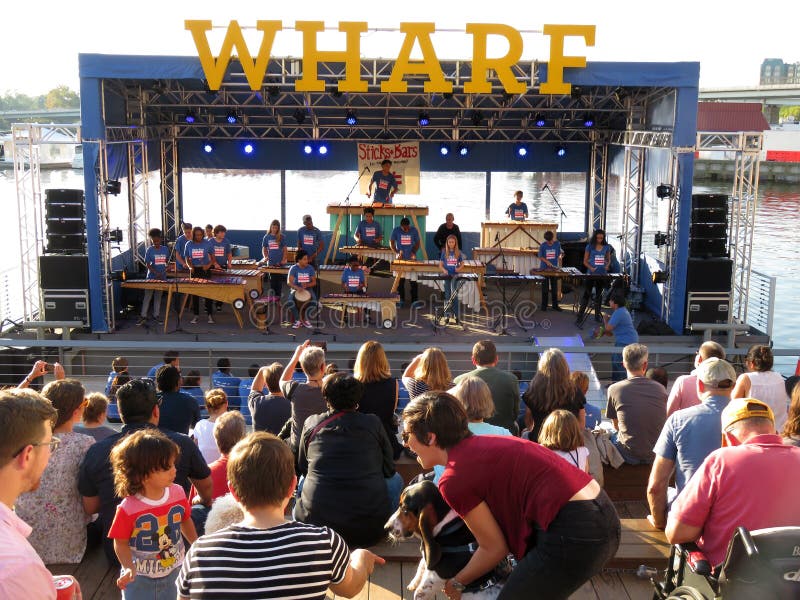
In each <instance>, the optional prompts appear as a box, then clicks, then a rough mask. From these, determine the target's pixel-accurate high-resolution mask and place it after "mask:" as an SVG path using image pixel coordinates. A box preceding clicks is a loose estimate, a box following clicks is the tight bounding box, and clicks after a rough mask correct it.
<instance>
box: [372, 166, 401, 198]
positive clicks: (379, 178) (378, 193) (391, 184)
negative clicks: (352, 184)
mask: <svg viewBox="0 0 800 600" xmlns="http://www.w3.org/2000/svg"><path fill="white" fill-rule="evenodd" d="M372 183H374V184H375V189H374V191H373V192H372V199H373V200H374V201H375V202H383V203H385V204H386V203H390V202H391V201H392V200H391V198H389V192H390V191H391V190H394V191H395V193H396V192H397V179H395V177H394V175H393V174H392V173H387V174H386V175H384V174H383V171H376V172H375V173H373V174H372Z"/></svg>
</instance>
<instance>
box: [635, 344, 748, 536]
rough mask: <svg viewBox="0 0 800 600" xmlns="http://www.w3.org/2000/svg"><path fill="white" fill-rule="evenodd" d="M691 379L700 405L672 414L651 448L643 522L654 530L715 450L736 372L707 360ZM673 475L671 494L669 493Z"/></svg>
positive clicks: (718, 361)
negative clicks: (694, 381) (645, 520)
mask: <svg viewBox="0 0 800 600" xmlns="http://www.w3.org/2000/svg"><path fill="white" fill-rule="evenodd" d="M695 379H696V381H697V389H698V391H697V395H698V396H700V398H701V399H702V402H701V404H698V405H696V406H690V407H689V408H684V409H682V410H679V411H677V412H674V413H672V414H671V415H670V416H669V417H668V418H667V422H666V423H665V424H664V429H662V430H661V435H660V436H659V438H658V441H657V442H656V445H655V448H654V452H655V455H656V459H655V461H654V462H653V468H652V469H651V470H650V480H649V482H648V484H647V501H648V504H649V505H650V514H649V515H648V517H647V518H648V520H649V521H650V523H651V524H652V525H653V527H655V528H656V529H664V527H666V525H667V507H668V505H669V503H670V502H671V500H672V499H674V497H675V493H674V492H677V493H680V491H681V490H682V489H683V488H684V486H685V485H686V482H687V481H689V479H690V478H691V476H692V475H693V474H694V472H695V471H697V469H699V468H700V465H701V464H702V463H703V461H704V460H705V458H706V456H708V455H709V454H711V453H712V452H713V451H714V450H716V449H717V448H719V446H720V438H719V437H717V431H719V430H720V422H721V417H722V411H723V410H724V409H725V407H726V406H728V401H729V400H730V398H731V392H732V391H733V384H734V383H735V382H736V371H734V370H733V367H732V366H731V365H730V364H729V363H727V362H726V361H724V360H722V359H719V358H716V357H711V358H708V359H706V360H704V361H703V362H702V363H700V365H698V367H697V369H695ZM673 472H674V473H675V490H669V489H668V485H669V480H670V478H671V477H672V474H673ZM670 491H672V492H673V493H670ZM670 496H671V497H670Z"/></svg>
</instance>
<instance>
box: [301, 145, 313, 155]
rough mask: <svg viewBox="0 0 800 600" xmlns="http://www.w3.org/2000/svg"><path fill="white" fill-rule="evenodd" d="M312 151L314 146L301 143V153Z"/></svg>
mask: <svg viewBox="0 0 800 600" xmlns="http://www.w3.org/2000/svg"><path fill="white" fill-rule="evenodd" d="M312 152H314V147H313V146H312V145H311V144H303V154H311V153H312Z"/></svg>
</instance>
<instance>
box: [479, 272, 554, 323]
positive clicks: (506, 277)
mask: <svg viewBox="0 0 800 600" xmlns="http://www.w3.org/2000/svg"><path fill="white" fill-rule="evenodd" d="M484 279H485V280H486V282H487V284H488V283H494V284H495V285H496V286H497V289H498V290H500V299H501V300H502V302H503V310H502V312H501V313H500V314H499V315H497V317H495V319H494V320H493V321H492V324H491V326H490V328H491V329H498V326H499V325H501V324H502V328H501V329H500V331H501V333H502V334H504V335H505V334H506V333H507V329H506V319H507V315H508V313H511V314H513V316H514V319H515V321H516V322H517V325H519V327H520V328H522V330H523V331H528V328H527V327H526V326H525V325H526V323H527V324H532V325H533V326H534V327H535V326H536V321H535V320H534V321H530V322H528V319H529V318H530V317H532V316H533V315H534V314H535V313H536V311H537V310H538V309H539V304H538V303H537V302H536V301H535V300H534V299H533V293H532V292H533V285H536V284H543V283H544V282H545V281H546V280H545V278H544V277H542V276H541V275H517V274H513V273H512V274H509V273H505V274H492V273H490V274H488V275H486V276H485V277H484ZM508 287H513V288H514V291H513V293H512V294H511V296H510V297H509V296H507V295H506V288H508ZM525 289H530V290H531V298H530V301H529V302H528V303H518V302H517V300H518V298H519V296H520V294H521V293H522V291H523V290H525ZM545 321H546V323H545ZM549 323H550V322H549V320H547V319H545V320H543V321H542V324H543V326H545V329H549V327H550V324H549Z"/></svg>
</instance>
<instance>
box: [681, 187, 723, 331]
mask: <svg viewBox="0 0 800 600" xmlns="http://www.w3.org/2000/svg"><path fill="white" fill-rule="evenodd" d="M686 275H687V277H686V291H687V302H686V328H687V329H689V328H690V327H691V325H692V324H694V323H727V322H728V320H729V315H730V304H731V280H732V277H733V261H732V260H731V259H730V258H728V196H727V195H725V194H692V222H691V228H690V232H689V264H688V266H687V273H686Z"/></svg>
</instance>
